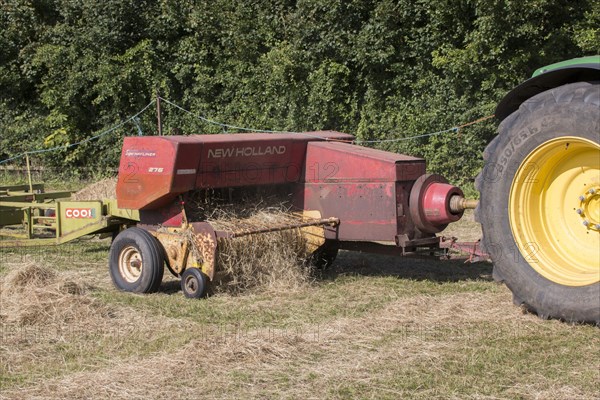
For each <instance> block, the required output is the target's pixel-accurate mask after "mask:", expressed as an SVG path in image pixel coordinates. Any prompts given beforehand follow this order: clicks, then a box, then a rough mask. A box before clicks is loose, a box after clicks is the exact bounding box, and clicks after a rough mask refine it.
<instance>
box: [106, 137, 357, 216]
mask: <svg viewBox="0 0 600 400" xmlns="http://www.w3.org/2000/svg"><path fill="white" fill-rule="evenodd" d="M352 139H353V137H352V136H351V135H348V134H344V133H339V132H333V131H320V132H307V133H298V134H293V133H281V134H269V133H253V134H236V135H193V136H143V137H127V138H125V140H124V143H123V150H122V153H121V162H120V166H119V179H118V182H117V201H118V205H119V207H120V208H127V209H135V210H153V209H159V208H162V207H165V206H168V205H169V204H170V203H171V202H172V201H173V200H174V199H175V198H177V196H178V195H179V194H182V193H186V192H188V191H190V190H194V189H203V188H222V187H235V186H250V185H274V184H281V183H290V182H298V181H299V180H300V177H301V172H302V170H303V166H304V159H305V154H306V145H307V143H308V142H310V141H324V140H352Z"/></svg>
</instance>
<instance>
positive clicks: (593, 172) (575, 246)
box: [476, 82, 600, 323]
mask: <svg viewBox="0 0 600 400" xmlns="http://www.w3.org/2000/svg"><path fill="white" fill-rule="evenodd" d="M599 115H600V84H598V82H578V83H573V84H568V85H564V86H560V87H558V88H555V89H552V90H548V91H546V92H542V93H540V94H538V95H536V96H534V97H532V98H531V99H529V100H527V101H525V102H524V103H523V104H522V105H521V106H520V108H519V109H518V110H517V111H515V112H514V113H513V114H511V115H510V116H509V117H507V118H506V119H505V120H504V121H503V122H502V123H501V124H500V127H499V134H498V136H497V137H496V138H495V139H494V140H493V141H492V142H491V143H490V144H489V146H488V147H487V148H486V150H485V152H484V160H485V167H484V169H483V171H482V173H481V174H480V175H479V176H478V177H477V181H476V186H477V189H478V190H479V191H480V195H481V196H480V203H479V206H478V208H477V210H476V217H477V219H478V221H479V222H480V223H481V225H482V230H483V243H484V246H485V248H486V250H487V251H488V253H489V254H490V257H491V258H492V261H493V263H494V277H495V278H496V279H497V280H500V281H503V282H505V284H506V285H507V286H508V287H509V288H510V289H511V291H512V292H513V295H514V301H515V304H518V305H523V306H525V307H526V308H527V309H529V310H530V311H533V312H536V313H537V314H538V315H539V316H540V317H542V318H550V317H551V318H559V319H562V320H566V321H571V322H595V323H600V283H599V282H600V144H599V135H600V118H599V117H598V116H599Z"/></svg>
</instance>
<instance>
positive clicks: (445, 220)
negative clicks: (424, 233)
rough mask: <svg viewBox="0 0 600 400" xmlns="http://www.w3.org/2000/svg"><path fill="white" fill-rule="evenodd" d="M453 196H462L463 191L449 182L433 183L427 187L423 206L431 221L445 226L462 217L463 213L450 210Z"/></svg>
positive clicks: (427, 217) (436, 224)
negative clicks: (454, 212)
mask: <svg viewBox="0 0 600 400" xmlns="http://www.w3.org/2000/svg"><path fill="white" fill-rule="evenodd" d="M452 196H461V197H462V196H463V192H462V190H460V189H459V188H457V187H456V186H454V185H450V184H447V183H432V184H431V185H429V186H428V187H427V189H426V190H425V195H424V196H423V204H422V205H421V207H422V208H423V211H424V213H425V218H426V219H427V221H429V223H431V224H432V225H435V226H444V225H448V224H449V223H450V222H456V221H458V220H459V219H460V217H461V215H462V214H453V213H452V212H451V211H450V198H451V197H452Z"/></svg>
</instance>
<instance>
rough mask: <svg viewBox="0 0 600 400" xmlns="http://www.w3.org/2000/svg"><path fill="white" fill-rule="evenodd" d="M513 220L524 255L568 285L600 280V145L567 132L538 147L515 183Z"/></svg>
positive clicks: (544, 272)
mask: <svg viewBox="0 0 600 400" xmlns="http://www.w3.org/2000/svg"><path fill="white" fill-rule="evenodd" d="M508 212H509V220H510V226H511V229H512V233H513V237H514V238H515V241H516V243H517V246H518V248H519V252H518V253H519V254H518V255H519V256H521V257H523V258H524V259H525V261H527V262H528V263H529V265H531V267H532V268H533V269H535V270H536V271H537V272H538V273H539V274H541V275H542V276H544V277H545V278H547V279H549V280H551V281H553V282H556V283H558V284H561V285H565V286H586V285H591V284H594V283H597V282H599V281H600V145H599V144H598V143H596V142H594V141H591V140H587V139H583V138H579V137H573V136H562V137H558V138H555V139H552V140H549V141H547V142H545V143H543V144H541V145H540V146H538V147H537V148H536V149H535V150H533V151H532V152H531V153H530V154H529V155H528V156H527V157H526V158H525V159H524V160H523V162H522V163H521V165H520V166H519V168H518V170H517V173H516V174H515V177H514V179H513V182H512V186H511V191H510V196H509V204H508Z"/></svg>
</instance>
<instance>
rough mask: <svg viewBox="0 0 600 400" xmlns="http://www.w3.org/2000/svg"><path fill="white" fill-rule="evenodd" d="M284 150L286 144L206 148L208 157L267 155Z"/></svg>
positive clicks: (282, 152)
mask: <svg viewBox="0 0 600 400" xmlns="http://www.w3.org/2000/svg"><path fill="white" fill-rule="evenodd" d="M286 150H287V147H286V146H267V147H260V146H258V147H230V148H227V149H226V148H220V149H208V158H228V157H255V156H267V155H273V154H284V153H285V151H286Z"/></svg>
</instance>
